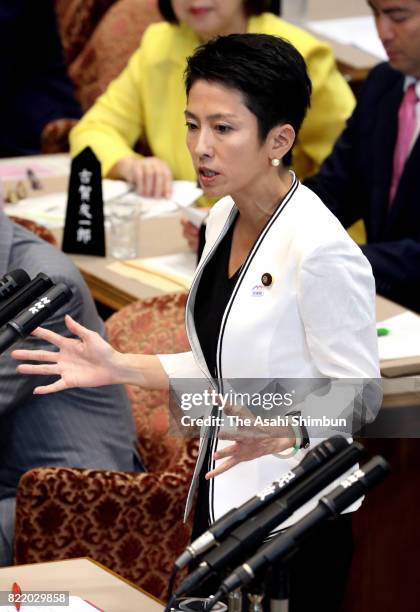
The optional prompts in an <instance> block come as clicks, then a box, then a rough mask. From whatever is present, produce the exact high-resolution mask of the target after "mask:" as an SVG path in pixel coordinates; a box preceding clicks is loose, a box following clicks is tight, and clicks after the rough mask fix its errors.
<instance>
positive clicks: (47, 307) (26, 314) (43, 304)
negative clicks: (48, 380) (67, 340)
mask: <svg viewBox="0 0 420 612" xmlns="http://www.w3.org/2000/svg"><path fill="white" fill-rule="evenodd" d="M71 295H72V292H71V291H70V289H69V288H68V287H66V285H65V284H64V283H59V284H58V285H54V286H53V287H51V289H48V291H46V292H45V293H44V294H43V295H41V296H40V297H39V298H38V299H37V300H35V301H34V302H32V304H30V306H29V307H28V308H26V309H25V310H22V312H20V313H19V314H18V315H17V316H16V317H15V318H14V319H11V320H10V321H8V322H7V324H6V325H4V327H2V329H0V354H1V353H3V351H5V350H6V349H8V348H9V347H11V346H12V344H14V343H15V342H16V341H17V340H19V338H26V336H28V335H29V334H30V333H31V332H32V331H33V330H34V329H35V328H36V327H38V325H40V324H41V323H43V322H44V321H45V320H46V319H48V317H49V316H50V315H52V314H54V313H55V312H56V311H57V310H58V309H59V308H60V307H61V306H63V304H65V303H66V302H67V301H68V300H69V299H70V297H71Z"/></svg>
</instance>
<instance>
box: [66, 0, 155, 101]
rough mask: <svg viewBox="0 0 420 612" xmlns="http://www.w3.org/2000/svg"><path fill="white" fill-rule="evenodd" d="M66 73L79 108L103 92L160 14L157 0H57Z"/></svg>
mask: <svg viewBox="0 0 420 612" xmlns="http://www.w3.org/2000/svg"><path fill="white" fill-rule="evenodd" d="M55 8H56V14H57V23H58V29H59V32H60V36H61V41H62V45H63V49H64V55H65V59H66V62H67V66H68V71H69V75H70V77H71V79H72V81H73V83H74V85H75V89H76V94H77V97H78V99H79V101H80V103H81V105H82V108H83V109H84V110H87V109H88V108H89V107H90V106H91V105H92V104H93V102H94V101H95V100H96V98H97V97H98V96H99V95H100V94H101V93H103V92H104V91H105V89H106V87H107V85H108V84H109V82H110V81H111V80H112V79H114V78H115V77H116V76H118V74H119V73H120V72H121V71H122V69H123V68H124V67H125V65H126V63H127V61H128V59H129V57H130V56H131V55H132V53H133V52H134V51H135V50H136V49H137V47H138V45H139V43H140V40H141V37H142V35H143V32H144V30H145V29H146V28H147V26H149V25H150V24H151V23H154V22H156V21H160V20H161V19H162V16H161V15H160V13H159V10H158V8H157V0H56V2H55Z"/></svg>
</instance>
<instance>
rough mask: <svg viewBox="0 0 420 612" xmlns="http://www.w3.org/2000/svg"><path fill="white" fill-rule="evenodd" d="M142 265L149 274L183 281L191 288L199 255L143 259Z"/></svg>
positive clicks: (183, 254)
mask: <svg viewBox="0 0 420 612" xmlns="http://www.w3.org/2000/svg"><path fill="white" fill-rule="evenodd" d="M141 264H142V267H143V268H144V269H145V270H148V271H149V272H154V273H158V274H161V275H162V276H166V277H167V278H171V277H172V278H177V279H182V280H183V281H185V284H186V286H188V287H189V286H191V281H192V279H193V276H194V272H195V269H196V267H197V255H196V254H195V253H175V254H174V255H161V256H160V257H143V258H142V259H141Z"/></svg>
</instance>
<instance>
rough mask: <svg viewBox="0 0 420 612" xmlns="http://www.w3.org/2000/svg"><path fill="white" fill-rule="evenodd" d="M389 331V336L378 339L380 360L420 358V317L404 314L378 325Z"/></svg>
mask: <svg viewBox="0 0 420 612" xmlns="http://www.w3.org/2000/svg"><path fill="white" fill-rule="evenodd" d="M381 327H382V328H385V329H387V330H389V334H388V335H387V336H381V337H380V338H378V346H379V358H380V360H381V361H385V360H387V359H404V358H406V357H420V317H419V316H418V315H416V314H414V313H412V312H404V313H402V314H400V315H397V316H395V317H391V318H390V319H386V320H385V321H381V322H380V323H378V328H381Z"/></svg>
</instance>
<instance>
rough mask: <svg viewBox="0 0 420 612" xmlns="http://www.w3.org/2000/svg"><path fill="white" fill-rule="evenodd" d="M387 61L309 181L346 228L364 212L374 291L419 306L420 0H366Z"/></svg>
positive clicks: (373, 76)
mask: <svg viewBox="0 0 420 612" xmlns="http://www.w3.org/2000/svg"><path fill="white" fill-rule="evenodd" d="M369 5H370V7H371V9H372V12H373V16H374V18H375V22H376V28H377V31H378V35H379V38H380V39H381V41H382V44H383V46H384V48H385V50H386V52H387V54H388V57H389V61H388V62H384V63H381V64H379V65H378V66H376V67H375V68H374V69H373V70H372V71H371V72H370V74H369V76H368V78H367V80H366V83H365V85H364V87H363V90H362V92H361V94H360V97H359V100H358V104H357V107H356V109H355V111H354V113H353V115H352V117H351V118H350V119H349V121H348V124H347V127H346V129H345V130H344V132H343V133H342V135H341V136H340V138H339V139H338V140H337V142H336V144H335V146H334V149H333V151H332V153H331V155H330V156H329V157H328V159H326V160H325V163H324V164H323V166H322V168H321V170H320V172H319V173H318V174H317V175H316V176H314V177H311V179H310V180H308V181H307V183H306V184H307V186H308V187H310V188H311V189H312V190H313V191H315V193H317V194H318V195H319V197H320V198H322V200H323V202H325V204H326V205H327V206H328V207H329V208H330V210H331V211H332V212H333V213H334V214H335V215H336V216H337V217H338V218H339V220H340V221H341V222H342V224H343V225H344V226H345V227H349V226H351V225H352V224H353V223H354V222H355V221H356V220H358V219H363V221H364V223H365V227H366V234H367V244H363V245H362V246H361V249H362V251H363V253H364V254H365V256H366V257H367V258H368V260H369V262H370V264H371V266H372V270H373V274H374V276H375V281H376V291H377V293H379V294H380V295H383V296H384V297H386V298H389V299H391V300H393V301H394V302H398V303H399V304H402V305H403V306H406V307H407V308H411V309H412V310H415V311H417V312H420V293H419V286H420V208H419V198H420V188H419V180H418V171H419V164H420V138H419V134H420V1H419V0H371V1H370V2H369Z"/></svg>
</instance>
